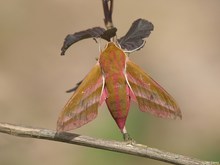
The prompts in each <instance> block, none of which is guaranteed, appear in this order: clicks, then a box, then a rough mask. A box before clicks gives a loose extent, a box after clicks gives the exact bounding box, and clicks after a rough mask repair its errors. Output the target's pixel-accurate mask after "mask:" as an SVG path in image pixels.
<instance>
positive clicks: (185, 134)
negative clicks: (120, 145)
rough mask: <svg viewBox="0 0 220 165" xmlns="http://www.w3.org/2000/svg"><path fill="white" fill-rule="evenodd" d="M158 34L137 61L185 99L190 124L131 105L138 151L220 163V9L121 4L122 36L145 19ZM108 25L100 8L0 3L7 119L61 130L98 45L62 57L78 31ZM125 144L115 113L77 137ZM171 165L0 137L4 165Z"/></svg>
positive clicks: (56, 1)
mask: <svg viewBox="0 0 220 165" xmlns="http://www.w3.org/2000/svg"><path fill="white" fill-rule="evenodd" d="M140 17H141V18H145V19H148V20H149V21H151V22H152V23H153V24H154V26H155V29H154V31H153V32H152V34H151V35H150V37H149V38H148V39H147V43H146V45H145V47H144V48H143V49H141V50H140V51H138V52H135V53H133V54H132V55H131V56H130V58H131V59H132V60H133V61H135V62H136V63H137V64H138V65H140V66H141V67H142V68H143V69H144V70H145V71H146V72H147V73H149V74H150V75H151V76H152V77H153V78H154V79H155V80H156V81H157V82H158V83H159V84H161V85H162V86H163V87H164V88H165V89H166V90H167V91H169V93H170V94H171V95H172V96H173V97H174V98H175V99H176V100H177V102H178V104H179V106H180V107H181V110H182V113H183V119H182V120H165V119H159V118H155V117H153V116H151V115H149V114H142V112H140V111H139V110H138V108H137V105H136V104H132V107H131V110H130V114H129V117H128V120H127V129H128V131H129V132H130V134H131V135H132V137H133V138H134V139H135V140H136V141H137V142H139V143H143V144H146V145H148V146H150V147H156V148H159V149H162V150H165V151H170V152H175V153H179V154H183V155H188V156H191V157H196V158H199V159H203V160H212V161H219V160H220V128H219V126H220V45H219V44H220V1H219V0H210V1H207V0H184V1H180V0H166V1H164V0H157V1H155V0H138V1H126V0H120V1H117V0H116V1H115V3H114V13H113V21H114V25H115V26H116V27H117V28H118V33H117V35H118V36H119V37H120V36H122V35H124V34H125V33H126V32H127V30H128V28H129V27H130V25H131V23H132V22H133V21H134V20H136V19H137V18H140ZM94 26H102V27H104V24H103V10H102V4H101V0H93V1H80V0H62V1H60V0H53V1H52V0H48V1H33V0H32V1H30V0H10V1H1V2H0V91H1V92H0V121H1V122H8V123H14V124H22V125H27V126H33V127H41V128H48V129H55V127H56V120H57V117H58V114H59V112H60V111H61V109H62V107H63V106H64V104H65V103H66V102H67V100H68V99H69V97H70V96H71V94H66V93H65V91H66V90H67V89H70V88H72V87H73V86H74V85H75V84H76V83H77V82H78V81H79V80H81V79H82V78H83V77H84V76H85V75H86V74H87V73H88V71H89V70H90V69H91V68H92V66H93V65H94V64H95V62H96V61H95V58H96V57H98V56H99V50H98V44H97V43H95V42H94V41H93V40H92V39H90V40H84V41H81V42H79V43H77V44H75V45H73V46H72V47H71V48H70V49H69V50H68V51H67V53H66V56H63V57H61V56H60V48H61V46H62V43H63V40H64V37H65V36H66V35H67V34H69V33H74V32H77V31H80V30H84V29H87V28H91V27H94ZM74 132H75V133H80V134H83V135H88V136H93V137H98V138H104V139H113V140H122V137H121V134H120V132H119V130H118V128H117V126H116V124H115V123H114V121H113V119H112V118H111V116H110V114H109V112H108V110H107V108H106V105H104V106H102V107H101V108H100V109H99V115H98V117H97V118H96V120H94V121H93V122H91V123H89V124H87V125H85V126H84V127H82V128H80V129H77V130H74ZM134 163H135V164H139V165H142V164H151V165H162V164H166V163H162V162H158V161H154V160H149V159H144V158H139V157H134V156H129V155H124V154H119V153H112V152H109V151H102V150H97V149H91V148H85V147H80V146H75V145H68V144H63V143H58V142H51V141H45V140H37V139H28V138H18V137H13V136H9V135H5V134H0V164H1V165H11V164H17V165H19V164H22V165H23V164H32V165H37V164H41V165H48V164H53V165H60V164H65V165H72V164H91V165H93V164H109V165H110V164H114V165H122V164H126V165H129V164H134Z"/></svg>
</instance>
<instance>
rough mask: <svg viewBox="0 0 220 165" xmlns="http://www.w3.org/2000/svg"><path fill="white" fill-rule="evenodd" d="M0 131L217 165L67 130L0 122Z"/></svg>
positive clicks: (181, 164)
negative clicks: (59, 130)
mask: <svg viewBox="0 0 220 165" xmlns="http://www.w3.org/2000/svg"><path fill="white" fill-rule="evenodd" d="M0 132H2V133H6V134H9V135H14V136H20V137H28V138H37V139H46V140H52V141H58V142H64V143H70V144H76V145H81V146H86V147H92V148H98V149H103V150H109V151H114V152H120V153H125V154H130V155H135V156H139V157H145V158H150V159H155V160H159V161H163V162H168V163H171V164H177V165H219V163H218V162H208V161H202V160H198V159H195V158H190V157H187V156H183V155H179V154H174V153H170V152H164V151H161V150H159V149H155V148H150V147H147V146H145V145H142V144H128V143H126V142H118V141H108V140H103V139H96V138H92V137H88V136H83V135H78V134H73V133H67V132H64V133H60V134H57V133H56V131H54V130H48V129H41V128H31V127H24V126H18V125H13V124H7V123H0Z"/></svg>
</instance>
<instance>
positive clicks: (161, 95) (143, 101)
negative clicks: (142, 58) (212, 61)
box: [126, 60, 182, 118]
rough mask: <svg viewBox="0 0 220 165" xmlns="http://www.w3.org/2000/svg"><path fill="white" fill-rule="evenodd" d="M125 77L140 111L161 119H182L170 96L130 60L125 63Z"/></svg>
mask: <svg viewBox="0 0 220 165" xmlns="http://www.w3.org/2000/svg"><path fill="white" fill-rule="evenodd" d="M126 77H127V81H128V85H129V87H130V88H131V92H132V93H133V95H135V97H136V101H137V103H138V105H139V108H140V110H141V111H143V112H150V113H151V114H153V115H155V116H157V117H162V118H177V117H179V118H182V115H181V111H180V109H179V107H178V105H177V104H176V102H175V100H174V99H173V98H172V96H171V95H169V94H168V93H167V92H166V91H165V90H164V89H163V88H162V87H161V86H160V85H159V84H158V83H157V82H156V81H154V80H153V79H152V78H151V77H150V76H149V75H147V74H146V73H145V72H144V71H143V70H142V69H141V68H140V67H139V66H138V65H136V64H134V63H133V62H131V61H130V60H128V61H127V63H126ZM131 98H132V96H131Z"/></svg>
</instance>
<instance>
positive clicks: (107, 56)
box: [99, 42, 130, 132]
mask: <svg viewBox="0 0 220 165" xmlns="http://www.w3.org/2000/svg"><path fill="white" fill-rule="evenodd" d="M126 58H127V56H126V54H125V53H124V52H123V51H122V50H121V49H120V48H118V47H117V46H116V45H115V44H114V43H113V42H110V43H108V45H107V47H106V49H105V50H104V51H103V52H102V53H101V55H100V59H99V63H100V66H101V68H102V74H103V76H104V79H105V90H106V91H105V92H106V94H107V97H106V104H107V106H108V109H109V111H110V113H111V115H112V117H113V118H114V120H115V121H116V123H117V125H118V127H119V128H120V130H121V131H122V132H123V128H124V126H125V121H126V118H127V116H128V111H129V108H130V96H129V93H128V92H129V90H128V86H127V82H126V77H125V68H126Z"/></svg>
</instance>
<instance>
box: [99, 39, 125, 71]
mask: <svg viewBox="0 0 220 165" xmlns="http://www.w3.org/2000/svg"><path fill="white" fill-rule="evenodd" d="M125 61H126V54H125V53H124V52H123V50H122V49H120V48H119V47H117V46H116V45H115V43H113V42H109V43H108V44H107V46H106V48H105V50H104V51H103V52H102V53H101V54H100V58H99V63H100V65H101V68H102V70H103V72H104V73H105V74H115V73H119V72H123V71H124V69H125Z"/></svg>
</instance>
